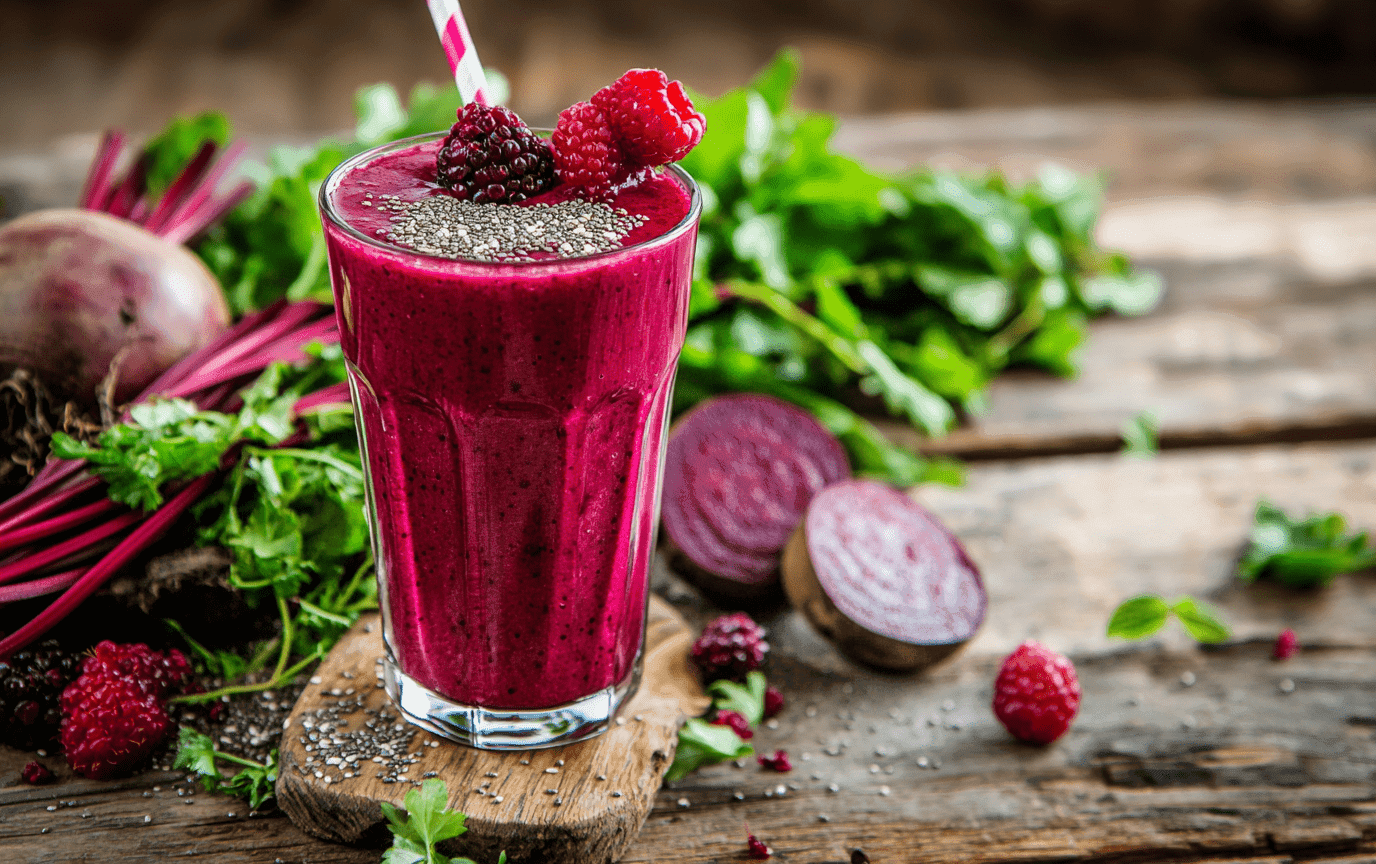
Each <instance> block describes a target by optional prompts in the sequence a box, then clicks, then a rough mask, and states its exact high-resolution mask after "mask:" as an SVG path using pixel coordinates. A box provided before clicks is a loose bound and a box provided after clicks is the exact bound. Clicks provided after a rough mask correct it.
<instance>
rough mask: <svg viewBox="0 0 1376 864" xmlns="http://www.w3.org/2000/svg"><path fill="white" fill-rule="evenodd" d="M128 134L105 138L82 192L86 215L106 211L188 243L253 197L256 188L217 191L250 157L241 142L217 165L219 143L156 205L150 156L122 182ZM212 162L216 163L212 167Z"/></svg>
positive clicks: (204, 150) (207, 147) (206, 148)
mask: <svg viewBox="0 0 1376 864" xmlns="http://www.w3.org/2000/svg"><path fill="white" fill-rule="evenodd" d="M124 144H125V137H124V133H123V132H120V131H118V130H112V131H110V132H107V133H105V137H104V138H103V139H101V142H100V146H99V147H98V148H97V149H96V158H95V160H94V161H93V162H92V165H91V173H90V174H89V175H88V176H87V178H86V186H85V188H84V189H83V190H82V192H81V206H82V208H83V209H86V210H100V211H102V212H105V213H109V214H110V215H111V216H119V217H121V218H123V219H128V220H129V221H130V222H134V223H135V224H138V225H142V226H143V227H144V228H145V229H147V230H148V231H150V232H152V233H154V234H157V235H158V236H159V237H163V238H165V239H167V240H169V241H171V242H173V243H185V242H186V241H188V240H190V239H191V238H193V237H195V236H196V235H197V234H200V233H201V232H202V231H204V230H205V229H207V228H209V227H210V226H211V225H213V224H214V223H215V222H216V221H218V220H219V219H220V218H221V217H223V216H224V215H225V214H226V213H228V212H229V211H230V210H232V209H234V207H235V206H237V205H238V204H239V202H240V201H243V200H244V199H245V198H247V197H248V196H249V195H250V194H251V193H252V192H253V184H252V183H247V182H244V183H240V184H238V185H237V186H235V187H234V188H233V189H231V190H230V191H229V192H227V193H225V194H223V195H217V194H216V191H215V190H216V187H218V186H219V185H220V182H221V181H222V180H224V178H225V176H226V175H227V174H229V172H230V171H231V170H233V168H234V166H235V165H236V164H238V162H239V160H240V159H242V158H243V155H244V149H245V147H244V144H243V143H242V142H236V143H234V144H231V145H230V146H229V147H228V148H226V149H225V151H224V153H223V155H221V156H220V158H219V160H218V161H214V159H215V153H216V151H217V150H218V149H219V147H218V145H216V144H215V142H214V141H206V142H205V143H204V144H202V145H201V149H200V150H199V151H197V153H196V155H195V156H194V157H192V159H191V161H190V162H188V163H187V164H186V167H184V168H183V169H182V172H181V174H179V175H177V178H176V179H175V180H173V181H172V184H171V185H170V186H168V187H167V190H166V191H165V192H163V194H162V197H161V198H158V199H156V200H153V199H149V198H148V197H147V196H146V195H145V193H146V192H147V191H148V164H149V158H148V154H147V153H141V154H140V155H139V156H138V158H136V159H135V160H134V164H133V165H132V166H131V167H130V168H129V170H128V171H127V172H126V173H125V175H124V177H123V178H122V179H119V180H116V179H115V176H114V173H115V164H116V163H117V162H119V157H120V154H121V153H122V152H123V150H124ZM212 161H214V164H213V165H212Z"/></svg>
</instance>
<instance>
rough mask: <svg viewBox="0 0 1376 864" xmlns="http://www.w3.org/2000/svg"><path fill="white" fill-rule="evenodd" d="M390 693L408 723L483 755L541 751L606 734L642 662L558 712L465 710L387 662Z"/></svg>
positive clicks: (627, 697)
mask: <svg viewBox="0 0 1376 864" xmlns="http://www.w3.org/2000/svg"><path fill="white" fill-rule="evenodd" d="M383 675H384V678H383V680H384V682H385V683H386V685H387V694H388V695H389V696H391V697H392V701H393V702H394V703H395V704H396V705H397V706H398V707H400V709H401V713H402V715H403V716H405V717H406V719H407V720H409V721H410V722H412V723H414V724H416V725H417V726H420V727H421V728H422V729H427V730H429V731H431V732H433V733H435V734H436V735H439V736H442V737H444V738H448V739H449V740H450V741H457V742H458V743H460V744H467V745H468V746H469V747H476V748H477V749H479V750H537V749H539V748H541V747H562V746H563V745H565V744H573V743H576V742H578V741H586V740H587V739H589V738H595V737H597V736H598V735H601V734H602V733H603V732H606V731H607V729H608V727H610V726H611V724H612V721H613V719H615V717H616V712H617V710H618V709H619V708H620V707H621V706H622V705H624V704H626V702H628V701H630V698H631V697H632V696H634V695H635V691H636V689H637V688H638V687H639V686H640V663H638V662H637V663H636V664H635V668H634V669H633V670H632V671H631V674H630V675H628V676H626V679H625V680H624V681H622V682H621V683H619V684H613V685H612V686H610V687H607V688H605V689H603V690H599V691H597V692H596V693H593V694H592V695H591V696H585V697H583V698H582V699H579V700H577V701H576V702H569V703H566V704H564V705H557V706H555V707H553V708H519V709H500V708H483V707H480V706H477V705H463V704H461V703H459V702H455V701H453V700H451V699H447V698H445V697H443V696H441V695H440V694H438V693H436V692H435V691H433V690H430V689H429V688H427V687H425V686H424V685H422V684H420V683H419V682H417V681H416V679H414V678H412V677H411V676H409V675H407V674H406V673H404V672H402V671H401V670H400V669H398V668H397V665H396V662H395V661H393V660H392V658H391V657H390V656H388V657H385V658H384V660H383Z"/></svg>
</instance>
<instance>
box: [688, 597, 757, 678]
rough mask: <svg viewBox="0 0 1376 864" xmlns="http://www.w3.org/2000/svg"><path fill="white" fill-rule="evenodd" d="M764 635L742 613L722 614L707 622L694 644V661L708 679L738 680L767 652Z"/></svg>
mask: <svg viewBox="0 0 1376 864" xmlns="http://www.w3.org/2000/svg"><path fill="white" fill-rule="evenodd" d="M764 637H765V631H764V628H763V627H761V626H760V625H758V624H756V623H755V622H754V620H753V619H751V617H750V616H749V615H747V614H745V613H744V612H736V613H734V614H731V615H723V616H721V617H720V618H717V619H716V620H714V621H712V622H711V623H710V624H708V625H707V626H706V627H705V628H704V629H703V631H702V635H701V636H699V637H698V641H696V642H694V643H693V650H692V656H693V662H694V663H696V664H697V666H698V668H699V669H701V670H702V673H703V675H704V677H705V678H706V679H707V680H708V681H713V680H716V679H718V678H731V679H734V680H737V681H739V680H741V679H743V678H745V673H747V672H749V671H750V670H752V669H758V668H759V666H760V664H761V663H763V662H764V658H765V655H766V654H768V653H769V643H768V642H766V641H765V638H764Z"/></svg>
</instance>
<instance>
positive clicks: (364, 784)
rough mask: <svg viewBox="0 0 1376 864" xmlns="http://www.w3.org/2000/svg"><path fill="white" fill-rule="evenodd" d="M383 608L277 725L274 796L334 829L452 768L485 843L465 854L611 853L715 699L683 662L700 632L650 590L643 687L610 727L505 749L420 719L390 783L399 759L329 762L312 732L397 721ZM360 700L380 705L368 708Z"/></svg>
mask: <svg viewBox="0 0 1376 864" xmlns="http://www.w3.org/2000/svg"><path fill="white" fill-rule="evenodd" d="M380 620H381V619H380V617H379V616H378V615H376V614H372V615H368V616H365V617H364V618H363V619H360V621H359V622H358V623H357V624H355V625H354V627H353V629H351V630H350V631H349V632H348V633H346V634H345V635H344V637H343V638H341V639H340V641H339V643H338V644H337V645H336V646H335V647H334V649H333V650H332V651H331V652H330V655H329V656H328V657H327V658H325V661H324V662H323V663H322V664H321V666H320V668H319V669H318V670H317V673H316V675H315V676H314V677H313V678H312V681H315V680H317V679H318V680H319V684H314V683H313V684H311V685H310V686H309V687H307V688H306V691H305V692H304V693H302V695H301V698H300V699H299V700H298V701H297V703H296V707H295V708H294V709H293V710H292V714H291V717H290V718H289V726H288V727H287V731H286V733H285V734H284V735H283V738H282V748H281V750H282V776H281V777H280V778H279V780H278V782H277V795H278V799H279V802H280V803H281V805H282V808H283V809H284V810H285V811H286V813H287V814H288V815H289V816H290V817H291V819H292V821H293V822H294V823H295V824H296V825H298V826H299V827H301V828H302V829H304V830H305V831H307V832H308V833H310V834H312V835H314V836H317V837H321V838H323V839H326V840H335V841H343V842H353V841H358V840H360V839H362V838H364V837H366V836H368V835H374V836H376V835H379V834H380V832H381V829H382V826H383V825H384V824H385V821H384V819H383V816H382V810H381V807H380V806H379V802H382V801H386V802H388V803H390V804H392V805H394V806H397V807H403V806H404V805H403V797H404V796H405V794H406V792H408V791H410V790H411V789H412V788H413V787H416V786H419V785H421V782H422V780H423V778H425V777H428V776H439V777H443V778H445V779H446V780H447V781H448V789H449V802H450V803H449V806H450V807H451V808H452V809H455V810H459V811H460V812H463V813H467V814H468V817H469V818H468V822H467V826H468V833H467V834H466V835H465V837H464V845H465V847H466V848H468V849H470V850H480V851H476V852H472V853H471V854H473V855H477V856H480V857H481V858H495V857H496V855H497V853H498V852H500V851H502V850H505V851H507V852H508V854H510V855H511V856H512V858H513V860H539V861H546V862H550V864H556V862H576V864H594V862H604V864H609V862H613V861H616V860H617V859H619V858H620V857H621V855H622V853H623V852H624V851H625V849H626V847H627V845H628V844H629V843H631V842H633V841H634V839H635V836H636V834H637V833H638V832H639V831H640V826H641V825H642V824H643V823H644V821H645V817H646V816H647V815H649V812H650V807H651V805H652V803H653V800H654V795H655V792H656V791H658V789H659V783H660V779H661V778H662V777H663V776H664V772H665V770H667V769H668V767H669V763H670V761H672V756H673V751H674V746H675V743H676V741H677V732H678V727H679V724H680V723H681V722H682V720H683V718H684V717H691V716H696V715H698V714H700V713H702V712H703V711H704V710H706V708H707V706H708V704H709V702H708V699H707V697H706V696H705V695H704V694H703V692H702V685H701V683H700V682H699V681H698V678H697V675H696V673H694V672H693V671H692V669H691V668H690V667H689V663H688V647H689V646H690V645H691V644H692V641H693V638H694V634H693V633H692V632H690V631H689V629H688V626H687V624H686V623H685V622H684V620H683V618H682V617H680V616H679V615H678V613H676V612H675V611H674V610H673V609H672V608H671V607H670V606H669V605H668V604H667V603H665V602H664V601H663V600H661V599H659V598H657V597H652V598H651V601H650V609H649V622H648V625H647V632H646V636H645V671H644V678H643V680H642V681H641V685H640V690H639V691H638V692H637V693H636V695H635V696H634V697H633V698H632V700H631V702H630V703H629V704H628V705H627V706H626V709H625V710H624V712H623V713H622V716H621V717H619V718H618V723H617V724H616V725H615V726H614V727H612V728H611V729H610V730H608V731H607V732H606V733H605V734H603V735H601V736H600V737H598V738H595V739H592V740H590V741H584V742H582V743H579V744H571V745H568V746H565V747H555V748H550V749H545V750H538V751H525V752H505V753H497V752H492V751H480V750H474V749H471V748H468V747H462V746H459V745H457V744H454V743H452V742H450V741H448V740H446V739H444V738H441V737H439V736H437V735H432V734H430V733H429V732H425V731H422V730H419V729H415V730H414V735H412V736H410V740H409V743H407V744H405V745H404V746H405V748H406V749H407V750H411V751H412V754H411V755H412V757H413V758H414V760H415V761H414V763H413V764H409V765H404V766H402V767H401V771H400V773H401V774H403V775H405V776H406V779H405V780H398V781H395V782H384V780H383V779H382V778H383V777H384V775H389V774H391V775H394V774H395V770H387V771H384V770H383V769H382V768H381V767H380V766H377V765H374V764H372V763H370V762H369V761H368V758H367V757H368V756H370V755H371V754H367V753H365V754H364V759H363V760H362V761H361V762H360V763H359V765H358V766H355V767H352V768H350V767H348V766H342V765H341V766H331V765H327V764H325V759H324V758H323V757H321V756H320V748H319V747H311V746H310V741H309V740H308V739H307V737H306V736H307V735H308V734H310V735H320V736H322V737H324V736H325V735H326V733H327V731H328V730H326V729H321V728H320V726H321V724H322V721H321V720H320V719H318V718H319V717H320V716H321V715H322V714H328V715H329V716H330V717H331V718H333V721H334V722H339V727H338V728H337V731H338V733H339V734H340V735H347V734H352V733H353V732H354V731H355V730H358V729H359V728H360V727H361V726H363V724H364V723H365V722H383V723H384V726H383V728H386V725H385V724H386V722H389V719H390V721H393V722H399V721H397V717H398V712H397V711H396V709H395V707H394V706H393V705H392V704H391V702H390V700H389V699H388V696H387V694H386V693H385V692H384V691H383V690H382V689H381V682H380V681H378V682H377V683H376V684H374V678H375V675H376V676H380V675H381V674H382V673H381V671H380V669H379V668H378V667H377V666H376V665H375V664H376V663H377V661H378V660H380V659H381V657H382V655H383V644H382V628H381V624H380ZM341 694H342V695H341ZM341 706H343V707H341ZM365 711H370V712H373V714H372V719H371V720H370V719H369V716H368V715H367V714H365ZM383 711H385V712H386V715H383V714H382V713H381V712H383ZM341 721H342V722H341ZM306 724H309V725H306ZM331 728H335V727H333V726H332V727H331ZM397 728H398V729H401V728H402V727H401V726H400V725H398V726H397ZM315 730H318V731H315ZM310 740H314V738H312V739H310ZM351 749H352V748H351ZM311 750H315V751H316V753H315V755H314V756H312V755H311V752H310V751H311ZM397 755H398V756H402V755H404V752H403V753H399V754H397ZM317 757H320V758H317ZM311 763H314V764H311ZM346 771H347V772H348V773H345V772H346ZM594 778H597V779H594ZM551 790H553V791H552V793H551Z"/></svg>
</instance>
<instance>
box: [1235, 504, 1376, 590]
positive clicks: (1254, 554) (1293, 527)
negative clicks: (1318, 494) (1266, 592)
mask: <svg viewBox="0 0 1376 864" xmlns="http://www.w3.org/2000/svg"><path fill="white" fill-rule="evenodd" d="M1368 567H1376V546H1373V545H1371V543H1370V541H1369V539H1368V535H1367V532H1365V531H1362V532H1358V533H1353V534H1349V533H1347V520H1346V519H1345V518H1344V517H1343V516H1342V514H1340V513H1313V514H1310V515H1308V516H1306V517H1305V518H1303V519H1292V518H1290V517H1289V516H1288V515H1286V513H1285V511H1284V510H1281V509H1280V508H1279V507H1276V506H1275V505H1274V504H1271V503H1270V502H1268V501H1259V502H1257V509H1256V514H1255V516H1254V517H1253V524H1252V533H1251V537H1250V543H1249V545H1248V547H1247V551H1246V552H1245V553H1244V554H1243V556H1242V560H1241V561H1239V562H1238V568H1237V573H1238V578H1240V579H1241V580H1242V581H1244V582H1255V581H1256V580H1257V579H1260V578H1262V577H1266V578H1269V579H1274V580H1276V581H1277V582H1280V583H1281V584H1283V585H1289V586H1291V587H1294V588H1306V587H1310V586H1314V585H1320V586H1321V585H1328V584H1329V583H1331V582H1332V581H1333V579H1334V578H1335V577H1337V576H1338V575H1339V574H1340V573H1353V572H1356V571H1358V570H1365V569H1366V568H1368Z"/></svg>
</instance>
